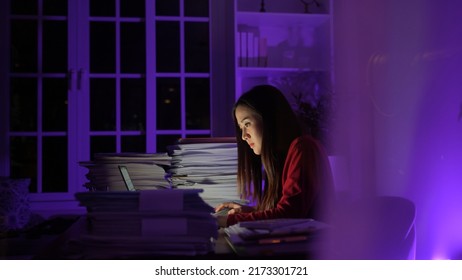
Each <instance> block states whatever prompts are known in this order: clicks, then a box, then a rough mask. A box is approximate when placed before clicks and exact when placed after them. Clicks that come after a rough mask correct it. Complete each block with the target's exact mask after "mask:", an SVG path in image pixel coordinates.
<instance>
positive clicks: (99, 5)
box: [90, 0, 116, 17]
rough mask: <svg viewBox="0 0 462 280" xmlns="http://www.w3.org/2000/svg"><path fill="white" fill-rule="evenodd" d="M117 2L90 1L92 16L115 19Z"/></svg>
mask: <svg viewBox="0 0 462 280" xmlns="http://www.w3.org/2000/svg"><path fill="white" fill-rule="evenodd" d="M115 10H116V9H115V0H90V16H92V17H114V16H115Z"/></svg>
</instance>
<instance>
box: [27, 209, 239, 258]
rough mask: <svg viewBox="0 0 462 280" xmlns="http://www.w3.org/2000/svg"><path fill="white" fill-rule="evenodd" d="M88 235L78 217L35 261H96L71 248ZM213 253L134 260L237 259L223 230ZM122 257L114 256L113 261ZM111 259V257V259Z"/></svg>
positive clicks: (220, 231) (85, 227) (83, 220)
mask: <svg viewBox="0 0 462 280" xmlns="http://www.w3.org/2000/svg"><path fill="white" fill-rule="evenodd" d="M86 233H88V223H87V219H86V217H85V216H82V217H80V218H79V219H78V220H77V221H76V222H75V223H74V224H73V225H72V226H71V227H70V228H69V229H68V230H67V231H66V232H64V233H63V234H62V235H60V236H59V237H58V238H56V240H54V241H53V242H51V244H49V246H47V247H46V248H45V249H44V250H42V252H40V253H39V254H37V255H36V256H35V257H34V258H35V259H94V258H95V259H98V257H92V256H91V255H90V256H88V255H87V256H85V255H83V254H82V252H80V250H79V248H78V247H76V246H72V244H71V243H72V242H71V241H72V240H76V239H78V238H79V236H81V235H82V234H86ZM214 249H215V250H214V252H211V253H208V254H205V255H194V256H189V255H156V254H155V253H153V254H149V255H143V256H140V257H134V258H135V259H138V258H139V259H237V258H238V257H237V255H236V254H235V253H234V252H233V250H232V249H231V247H230V246H229V244H228V242H227V241H226V239H225V233H224V231H223V229H220V230H219V231H218V239H217V240H216V241H215V246H214ZM120 258H122V259H123V257H118V256H114V259H120ZM130 258H131V257H130ZM111 259H112V257H111Z"/></svg>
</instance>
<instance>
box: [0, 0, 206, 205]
mask: <svg viewBox="0 0 462 280" xmlns="http://www.w3.org/2000/svg"><path fill="white" fill-rule="evenodd" d="M0 5H2V7H0V8H1V9H2V13H4V14H5V16H4V17H2V20H4V23H5V25H4V26H6V27H7V28H6V30H3V31H0V32H2V33H0V35H1V36H2V37H1V39H4V40H3V41H4V42H8V44H6V45H7V47H2V49H1V51H2V53H1V55H2V56H3V57H4V58H6V60H7V61H9V64H8V65H7V66H2V67H3V68H1V69H2V70H1V72H0V79H1V81H5V82H4V83H2V88H1V101H2V103H1V105H0V106H1V108H0V110H1V111H2V120H1V121H2V128H0V129H1V130H2V131H0V132H1V135H2V138H1V139H0V149H1V152H2V154H4V155H5V156H2V157H1V158H0V162H1V169H0V175H3V176H11V177H28V178H32V183H31V186H30V192H31V193H33V194H35V195H32V197H33V199H43V197H48V198H51V199H53V200H72V199H73V193H75V192H77V191H83V190H85V188H84V187H83V186H84V183H85V182H86V181H87V180H86V178H85V174H86V169H85V168H83V167H80V166H79V162H81V161H88V160H91V159H92V155H94V154H95V153H102V152H142V153H143V152H147V153H154V152H164V151H166V149H165V148H166V146H167V145H169V144H171V143H173V141H174V140H176V139H177V138H179V137H203V136H210V135H211V117H210V115H211V105H210V103H211V74H210V71H211V69H210V62H211V61H210V44H211V39H210V38H211V36H210V12H209V11H210V7H209V5H210V3H209V0H84V1H81V0H28V1H25V0H8V1H2V4H0ZM2 23H3V22H2ZM3 101H5V102H3Z"/></svg>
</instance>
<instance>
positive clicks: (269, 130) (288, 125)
mask: <svg viewBox="0 0 462 280" xmlns="http://www.w3.org/2000/svg"><path fill="white" fill-rule="evenodd" d="M237 106H247V107H248V108H250V109H251V110H252V111H254V112H255V113H256V114H257V115H259V116H260V117H261V120H262V125H263V135H262V146H261V154H260V155H255V154H254V153H253V151H252V149H250V147H249V145H248V144H247V143H246V142H245V141H244V140H243V139H242V132H241V129H240V128H239V125H238V123H237V120H236V115H235V112H236V108H237ZM233 118H234V124H235V129H236V141H237V151H238V171H237V185H238V189H239V192H240V194H241V197H243V198H252V199H253V200H255V201H257V203H258V204H257V209H258V210H266V209H270V208H273V207H275V206H276V204H277V202H278V200H279V198H280V197H281V194H282V186H281V185H282V182H281V178H282V170H283V168H284V162H285V159H286V156H287V151H288V149H289V146H290V144H291V143H292V141H293V140H294V139H295V138H297V137H299V136H301V135H302V127H301V125H300V123H299V121H298V118H297V117H296V115H295V113H294V111H293V110H292V108H291V106H290V104H289V102H288V101H287V99H286V98H285V96H284V94H283V93H282V92H281V91H280V90H279V89H277V88H276V87H274V86H270V85H259V86H255V87H254V88H252V89H251V90H249V91H247V92H245V93H244V94H243V95H241V97H240V98H239V99H238V100H237V102H236V104H235V105H234V108H233ZM262 166H263V168H264V173H263V172H262ZM263 181H265V184H264V186H263ZM252 186H253V187H252Z"/></svg>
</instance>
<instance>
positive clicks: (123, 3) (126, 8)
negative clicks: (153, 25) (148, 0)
mask: <svg viewBox="0 0 462 280" xmlns="http://www.w3.org/2000/svg"><path fill="white" fill-rule="evenodd" d="M144 2H145V0H120V16H121V17H137V18H144V17H145V10H144Z"/></svg>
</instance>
